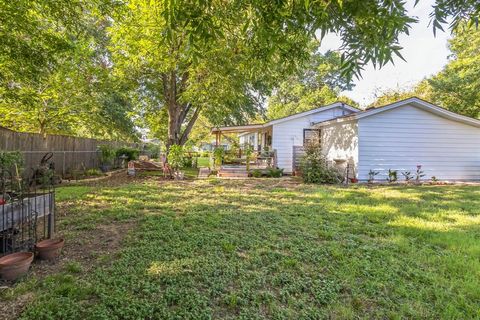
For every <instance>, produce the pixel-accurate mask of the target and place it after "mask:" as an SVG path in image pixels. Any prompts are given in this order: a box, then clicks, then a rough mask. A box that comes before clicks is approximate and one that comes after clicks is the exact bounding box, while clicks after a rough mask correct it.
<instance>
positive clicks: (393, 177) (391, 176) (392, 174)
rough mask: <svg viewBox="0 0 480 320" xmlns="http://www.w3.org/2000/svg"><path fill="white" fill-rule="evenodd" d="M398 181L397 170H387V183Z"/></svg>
mask: <svg viewBox="0 0 480 320" xmlns="http://www.w3.org/2000/svg"><path fill="white" fill-rule="evenodd" d="M397 180H398V171H397V170H392V169H388V178H387V181H388V182H389V183H392V182H396V181H397Z"/></svg>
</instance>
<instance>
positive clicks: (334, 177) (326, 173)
mask: <svg viewBox="0 0 480 320" xmlns="http://www.w3.org/2000/svg"><path fill="white" fill-rule="evenodd" d="M301 170H302V177H303V181H304V182H305V183H340V182H341V181H342V180H343V179H342V175H341V173H340V172H338V170H336V169H335V168H332V167H330V166H328V163H327V159H326V157H325V156H324V155H323V154H322V150H321V148H320V146H319V144H316V143H312V144H309V145H307V146H305V156H304V157H303V159H302V163H301Z"/></svg>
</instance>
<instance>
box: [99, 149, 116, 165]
mask: <svg viewBox="0 0 480 320" xmlns="http://www.w3.org/2000/svg"><path fill="white" fill-rule="evenodd" d="M98 149H99V150H100V170H102V172H107V171H110V169H111V168H112V162H113V159H115V150H113V148H112V147H110V146H109V145H106V144H102V145H100V146H99V147H98Z"/></svg>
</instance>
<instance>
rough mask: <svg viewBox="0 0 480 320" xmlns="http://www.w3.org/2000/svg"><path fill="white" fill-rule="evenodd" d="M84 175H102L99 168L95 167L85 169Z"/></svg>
mask: <svg viewBox="0 0 480 320" xmlns="http://www.w3.org/2000/svg"><path fill="white" fill-rule="evenodd" d="M85 176H87V177H99V176H103V173H102V172H101V171H100V170H98V169H97V168H91V169H87V170H85Z"/></svg>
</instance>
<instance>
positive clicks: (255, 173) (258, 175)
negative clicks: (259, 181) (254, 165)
mask: <svg viewBox="0 0 480 320" xmlns="http://www.w3.org/2000/svg"><path fill="white" fill-rule="evenodd" d="M251 174H252V177H254V178H261V177H262V171H261V170H259V169H255V170H252V172H251Z"/></svg>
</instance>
